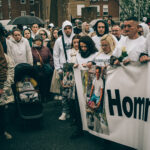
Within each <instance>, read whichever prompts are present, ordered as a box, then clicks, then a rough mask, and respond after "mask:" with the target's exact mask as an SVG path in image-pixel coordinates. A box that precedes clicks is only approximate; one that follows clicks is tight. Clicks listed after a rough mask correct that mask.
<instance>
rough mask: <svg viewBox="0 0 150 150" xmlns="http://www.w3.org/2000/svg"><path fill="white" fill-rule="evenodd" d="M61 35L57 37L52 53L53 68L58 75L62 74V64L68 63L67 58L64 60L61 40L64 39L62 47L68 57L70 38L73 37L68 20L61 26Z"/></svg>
mask: <svg viewBox="0 0 150 150" xmlns="http://www.w3.org/2000/svg"><path fill="white" fill-rule="evenodd" d="M62 33H63V36H61V37H59V38H58V39H57V40H56V42H55V45H54V52H53V58H54V66H55V69H56V70H57V71H58V73H60V72H62V69H63V64H64V63H66V62H67V61H68V58H67V60H66V57H65V52H64V47H63V42H62V39H63V37H64V46H65V50H66V54H67V55H69V53H68V50H69V49H71V43H72V38H73V36H74V33H73V28H72V23H71V22H70V21H68V20H66V21H64V22H63V24H62Z"/></svg>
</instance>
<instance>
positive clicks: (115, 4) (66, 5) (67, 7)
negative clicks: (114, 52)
mask: <svg viewBox="0 0 150 150" xmlns="http://www.w3.org/2000/svg"><path fill="white" fill-rule="evenodd" d="M51 1H55V8H56V7H57V10H56V9H55V10H53V9H51V11H50V13H51V16H52V14H54V13H55V19H54V18H53V17H50V20H51V22H54V23H56V24H58V26H61V24H62V22H63V21H64V20H66V19H67V20H72V19H76V18H79V19H82V18H83V17H84V16H83V9H84V8H86V7H95V8H96V9H97V13H96V14H95V15H96V16H93V19H95V18H103V17H105V16H109V15H111V16H112V17H113V19H114V20H116V21H118V20H119V0H63V1H62V0H51ZM56 3H57V4H56ZM52 6H53V5H52ZM91 10H92V9H91ZM54 11H55V12H54ZM56 14H57V15H56ZM52 18H53V19H52ZM84 18H85V17H84ZM91 19H92V18H91Z"/></svg>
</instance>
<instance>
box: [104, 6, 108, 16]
mask: <svg viewBox="0 0 150 150" xmlns="http://www.w3.org/2000/svg"><path fill="white" fill-rule="evenodd" d="M103 16H108V5H103Z"/></svg>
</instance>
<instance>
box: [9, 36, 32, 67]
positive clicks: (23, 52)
mask: <svg viewBox="0 0 150 150" xmlns="http://www.w3.org/2000/svg"><path fill="white" fill-rule="evenodd" d="M7 53H8V56H10V57H11V58H12V59H13V60H14V63H15V65H17V64H20V63H28V64H31V65H33V57H32V52H31V48H30V45H29V42H28V40H27V39H25V38H24V37H22V38H21V40H20V41H19V42H17V41H15V40H14V38H10V40H7Z"/></svg>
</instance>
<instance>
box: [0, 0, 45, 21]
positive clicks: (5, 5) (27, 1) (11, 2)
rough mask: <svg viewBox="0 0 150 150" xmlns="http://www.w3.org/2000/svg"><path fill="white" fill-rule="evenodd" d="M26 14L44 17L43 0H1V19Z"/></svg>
mask: <svg viewBox="0 0 150 150" xmlns="http://www.w3.org/2000/svg"><path fill="white" fill-rule="evenodd" d="M24 15H35V16H38V17H41V18H42V15H43V12H42V0H0V20H7V19H13V18H16V17H18V16H24Z"/></svg>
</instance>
